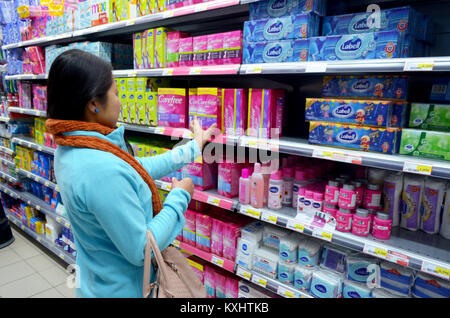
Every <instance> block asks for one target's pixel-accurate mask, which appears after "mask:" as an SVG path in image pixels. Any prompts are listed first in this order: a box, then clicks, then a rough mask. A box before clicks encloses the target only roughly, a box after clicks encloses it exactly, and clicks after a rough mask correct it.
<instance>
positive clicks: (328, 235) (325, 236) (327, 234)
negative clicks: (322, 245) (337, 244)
mask: <svg viewBox="0 0 450 318" xmlns="http://www.w3.org/2000/svg"><path fill="white" fill-rule="evenodd" d="M322 237H323V238H325V239H327V240H328V241H331V240H332V238H333V234H331V233H327V232H322Z"/></svg>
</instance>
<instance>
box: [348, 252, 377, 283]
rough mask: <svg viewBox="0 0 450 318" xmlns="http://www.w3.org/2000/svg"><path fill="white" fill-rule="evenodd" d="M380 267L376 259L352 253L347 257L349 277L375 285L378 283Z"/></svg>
mask: <svg viewBox="0 0 450 318" xmlns="http://www.w3.org/2000/svg"><path fill="white" fill-rule="evenodd" d="M379 271H380V268H379V266H378V262H377V260H376V259H374V258H371V257H367V256H359V255H351V256H349V257H347V270H346V272H347V279H349V280H352V281H355V282H358V283H362V284H365V285H366V286H372V287H375V286H376V284H377V283H378V275H379Z"/></svg>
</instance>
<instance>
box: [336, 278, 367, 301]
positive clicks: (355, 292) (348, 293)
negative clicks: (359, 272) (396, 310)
mask: <svg viewBox="0 0 450 318" xmlns="http://www.w3.org/2000/svg"><path fill="white" fill-rule="evenodd" d="M371 294H372V289H371V288H369V287H367V285H365V284H361V283H358V282H353V281H351V280H347V279H346V280H344V284H343V288H342V298H371Z"/></svg>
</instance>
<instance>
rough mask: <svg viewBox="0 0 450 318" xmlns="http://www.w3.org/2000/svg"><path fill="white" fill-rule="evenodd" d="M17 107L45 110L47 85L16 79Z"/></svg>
mask: <svg viewBox="0 0 450 318" xmlns="http://www.w3.org/2000/svg"><path fill="white" fill-rule="evenodd" d="M17 87H18V90H19V107H21V108H27V109H37V110H43V111H47V86H45V85H40V84H32V83H31V82H27V81H18V82H17Z"/></svg>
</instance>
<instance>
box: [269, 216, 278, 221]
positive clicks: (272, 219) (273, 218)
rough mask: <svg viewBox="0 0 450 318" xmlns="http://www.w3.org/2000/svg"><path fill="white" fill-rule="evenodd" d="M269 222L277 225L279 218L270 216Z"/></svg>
mask: <svg viewBox="0 0 450 318" xmlns="http://www.w3.org/2000/svg"><path fill="white" fill-rule="evenodd" d="M269 221H270V222H273V223H277V218H276V217H275V216H271V215H270V216H269Z"/></svg>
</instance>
